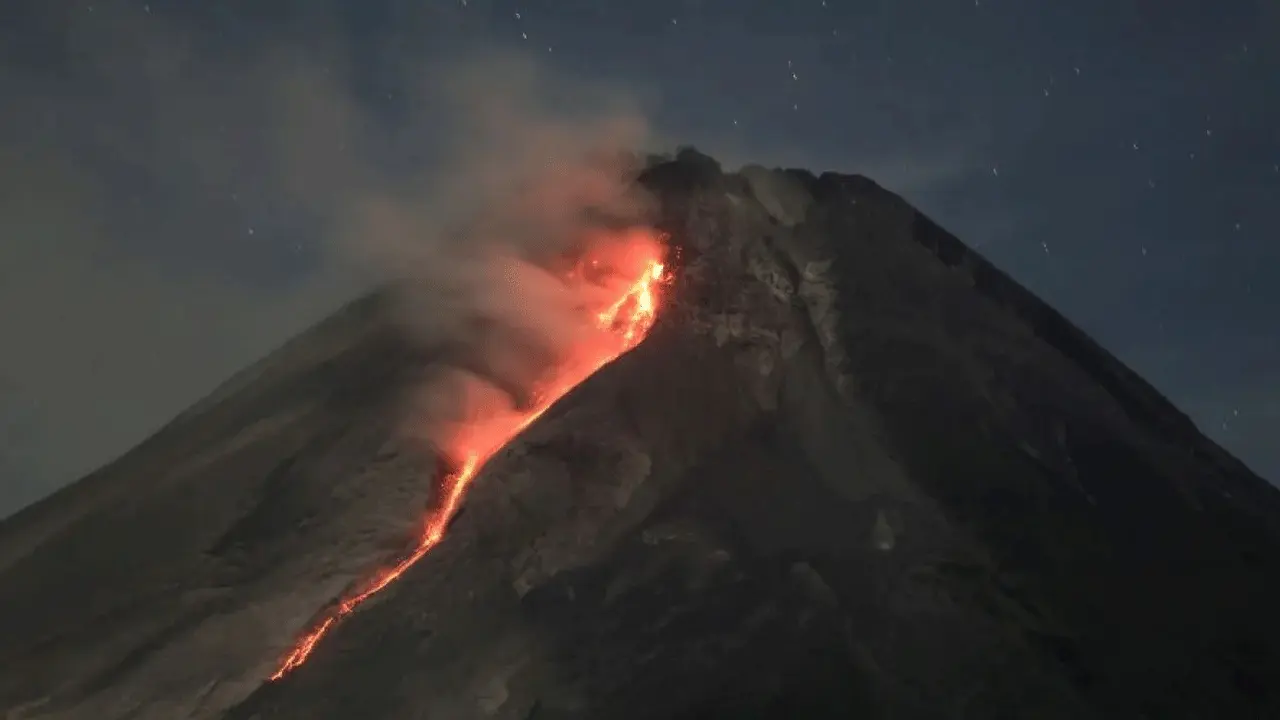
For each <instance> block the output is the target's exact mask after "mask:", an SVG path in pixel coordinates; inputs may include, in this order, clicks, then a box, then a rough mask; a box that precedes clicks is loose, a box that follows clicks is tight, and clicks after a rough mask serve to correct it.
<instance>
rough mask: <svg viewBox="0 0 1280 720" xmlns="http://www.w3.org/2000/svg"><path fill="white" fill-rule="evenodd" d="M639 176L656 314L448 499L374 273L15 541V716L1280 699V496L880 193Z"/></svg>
mask: <svg viewBox="0 0 1280 720" xmlns="http://www.w3.org/2000/svg"><path fill="white" fill-rule="evenodd" d="M637 183H638V185H639V186H640V187H642V188H644V190H645V192H646V193H648V194H649V195H651V196H652V197H653V199H654V202H653V203H652V204H651V208H650V209H651V216H650V217H648V218H646V222H647V223H648V225H649V226H651V227H652V228H655V229H656V230H655V232H654V233H653V237H661V238H662V240H661V242H662V243H663V245H664V246H665V247H664V251H663V253H662V255H663V257H662V258H661V260H659V259H658V257H657V256H656V255H655V256H652V257H648V256H646V257H648V260H649V261H652V262H653V263H657V267H659V269H658V270H651V271H650V272H651V273H654V274H651V275H649V276H648V277H650V278H652V279H655V280H656V279H657V278H658V277H659V276H660V277H661V278H662V282H663V285H662V288H661V293H659V296H656V300H655V305H654V306H653V308H654V313H653V314H651V317H650V318H649V319H647V320H645V321H644V323H643V332H639V333H638V334H635V335H632V336H627V337H632V338H634V342H632V341H630V340H627V341H625V342H624V341H619V342H618V344H617V346H616V347H614V348H613V350H611V351H610V352H609V353H605V355H601V356H599V358H600V359H601V360H602V361H601V362H599V363H592V364H590V367H589V368H587V369H586V370H585V371H584V372H582V373H580V376H574V377H573V380H574V382H572V383H568V384H567V385H565V386H564V387H563V388H562V389H564V390H567V394H565V395H564V396H563V397H562V398H560V399H559V401H558V402H554V404H550V403H547V404H545V406H543V405H539V404H538V399H537V398H536V397H535V398H534V400H533V404H532V406H531V407H533V408H535V409H536V410H537V415H538V416H537V417H536V421H534V420H532V419H531V420H530V423H529V424H528V427H527V428H524V429H523V431H522V432H519V434H516V431H518V430H520V428H522V427H524V426H523V425H520V426H519V427H517V426H512V427H511V428H508V429H509V430H511V432H510V433H506V434H499V435H497V436H493V437H500V439H501V440H502V441H506V440H507V439H508V437H510V438H511V439H510V441H509V442H498V443H497V445H496V446H493V447H489V446H485V451H484V452H482V453H481V455H483V456H485V457H487V458H488V461H487V463H483V467H479V466H477V467H479V472H478V473H477V474H475V476H474V481H473V482H470V483H469V485H468V486H467V488H465V489H467V492H466V494H465V497H462V496H459V499H458V502H457V503H454V505H450V503H451V502H452V501H450V500H449V499H448V497H447V496H445V495H443V494H442V487H443V489H444V490H446V491H447V490H448V489H449V488H450V487H453V486H451V485H450V483H449V482H448V480H447V478H448V477H449V475H448V473H449V472H454V473H456V472H459V467H465V463H464V464H463V465H462V466H458V465H456V461H457V460H458V458H457V457H446V456H447V455H449V453H448V452H444V451H445V450H448V448H440V449H441V450H442V452H441V453H439V454H438V455H437V454H433V453H430V452H424V449H423V445H422V443H421V442H419V441H418V439H416V438H413V437H411V436H407V435H406V434H405V433H404V432H402V431H401V430H400V429H399V428H400V425H399V420H398V416H399V415H400V414H401V413H402V411H403V405H404V402H403V399H404V398H405V396H406V395H407V394H409V393H411V391H412V390H411V389H412V388H413V387H415V386H417V385H419V384H420V383H421V382H422V378H423V373H424V368H427V367H429V366H430V365H431V364H432V362H433V357H432V355H431V353H430V352H429V350H427V349H424V348H423V347H421V345H420V344H419V343H415V342H414V341H412V340H411V339H410V338H407V337H405V334H404V333H403V332H402V328H400V326H399V325H398V324H397V323H396V322H394V321H393V320H392V319H391V318H392V316H393V315H394V313H393V312H391V309H390V308H391V307H392V306H394V304H395V302H396V296H395V293H394V292H393V291H386V292H382V293H378V294H375V295H372V296H369V297H367V298H365V299H363V300H360V301H358V302H356V303H354V304H353V305H351V306H349V307H347V308H345V309H344V310H342V311H341V312H339V313H338V314H337V315H335V316H334V317H332V318H330V319H329V320H327V321H325V322H324V323H321V324H320V325H319V326H317V327H315V328H313V329H312V330H310V331H308V332H307V333H305V334H303V335H302V336H300V337H298V338H296V339H295V340H293V341H291V342H290V343H289V344H287V345H286V346H284V347H283V348H281V349H280V350H279V351H277V352H276V353H274V354H273V355H271V356H269V357H268V358H266V359H265V360H263V361H262V362H260V363H258V364H257V365H255V366H253V367H251V368H249V369H248V370H246V371H245V372H243V373H241V374H240V375H238V376H237V377H235V378H233V379H232V380H231V381H229V382H228V383H227V384H226V385H225V386H224V387H223V388H221V389H220V390H219V391H218V392H216V393H215V394H214V395H213V396H211V397H210V398H208V399H206V400H205V401H203V402H201V403H200V404H199V405H197V406H196V407H194V408H192V409H191V410H190V411H188V412H187V413H184V414H183V415H182V416H180V417H179V418H177V419H176V420H174V421H173V422H172V423H171V424H170V425H169V426H167V427H166V428H165V429H163V430H162V431H161V432H159V433H158V434H156V435H155V436H154V437H152V438H151V439H149V440H148V441H147V442H145V443H143V444H142V445H141V446H139V447H138V448H136V449H135V450H134V451H132V452H131V453H129V454H127V455H126V456H124V457H123V458H121V459H120V460H119V461H117V462H115V463H113V464H111V465H109V466H107V467H105V468H103V469H102V470H100V471H98V472H97V473H94V474H93V475H91V476H89V477H87V478H85V479H84V480H82V481H80V482H79V483H76V484H75V485H73V486H70V487H68V488H66V489H64V490H63V491H61V492H59V493H57V494H55V495H53V496H51V497H49V498H47V499H45V500H44V501H43V502H40V503H38V504H36V505H34V506H32V507H30V508H28V509H26V510H24V511H23V512H21V513H19V514H18V515H16V516H14V517H12V518H10V519H8V520H7V521H5V522H4V524H3V525H0V608H3V609H4V612H3V613H0V667H3V668H4V673H3V674H2V675H0V709H3V710H6V711H7V715H6V716H5V717H6V718H9V719H12V720H16V719H18V718H24V719H30V718H72V719H79V718H84V719H86V720H114V719H123V718H145V719H148V720H150V719H154V720H170V719H172V718H235V719H238V720H268V719H271V718H284V719H295V718H296V719H297V720H323V719H324V718H341V719H343V720H349V719H350V718H361V720H366V719H367V720H378V719H381V718H387V719H397V718H432V719H437V718H441V719H444V720H469V719H471V718H477V719H480V718H496V719H500V720H578V719H583V720H633V719H634V720H662V719H664V718H671V719H673V720H674V719H677V718H685V719H689V720H692V719H693V718H707V719H710V718H724V719H726V720H727V719H729V718H779V719H782V718H787V719H791V718H804V719H806V720H822V719H824V718H833V719H834V718H850V717H858V718H895V719H901V718H922V719H923V718H961V717H967V718H1037V719H1045V720H1049V719H1053V718H1062V719H1064V720H1065V719H1067V718H1072V719H1075V718H1151V719H1155V718H1274V717H1280V690H1277V680H1280V614H1278V613H1277V608H1280V491H1277V490H1276V489H1275V488H1273V487H1272V486H1270V485H1268V484H1267V483H1266V482H1265V481H1263V480H1262V479H1261V478H1259V477H1258V476H1256V475H1255V474H1253V473H1252V472H1250V471H1249V470H1248V469H1247V468H1246V467H1244V466H1243V465H1242V464H1241V463H1239V462H1238V461H1236V460H1235V459H1233V458H1232V457H1230V456H1229V455H1228V454H1227V453H1226V452H1224V451H1223V450H1222V449H1221V448H1219V447H1217V446H1216V445H1215V444H1213V443H1212V442H1211V441H1209V440H1208V439H1207V438H1205V437H1204V436H1203V434H1201V433H1200V432H1199V431H1198V430H1197V429H1196V428H1195V426H1194V425H1193V424H1192V422H1191V421H1190V420H1189V419H1188V418H1187V417H1186V416H1185V415H1183V414H1182V413H1180V412H1179V411H1178V410H1177V409H1175V408H1174V407H1173V406H1172V405H1171V404H1170V403H1169V402H1167V401H1166V400H1165V399H1163V398H1162V397H1161V396H1160V395H1159V393H1157V392H1156V391H1155V390H1154V389H1153V388H1152V387H1151V386H1149V385H1148V384H1146V383H1145V382H1143V381H1142V380H1141V379H1140V378H1139V377H1137V376H1136V375H1135V374H1134V373H1133V372H1131V371H1130V370H1128V369H1127V368H1125V367H1124V366H1123V365H1122V364H1121V363H1120V362H1118V361H1117V360H1116V359H1115V358H1113V357H1112V356H1111V355H1109V354H1108V353H1107V352H1106V351H1104V350H1103V349H1102V348H1100V347H1099V346H1098V345H1097V344H1096V343H1094V342H1092V341H1091V340H1090V339H1089V338H1088V337H1087V336H1085V335H1084V334H1083V333H1082V332H1081V331H1079V330H1078V329H1076V328H1075V327H1074V326H1072V325H1071V324H1070V323H1069V322H1068V321H1066V320H1065V319H1064V318H1063V317H1062V316H1061V315H1059V314H1058V313H1056V312H1054V311H1053V310H1052V309H1051V308H1049V307H1047V306H1046V305H1045V304H1044V303H1042V302H1040V301H1039V300H1038V299H1036V298H1035V297H1033V296H1032V295H1031V294H1030V293H1028V292H1027V291H1026V290H1025V289H1023V288H1022V287H1020V286H1019V285H1017V284H1016V283H1015V282H1013V281H1012V280H1010V279H1009V278H1008V277H1007V276H1005V275H1004V274H1002V273H1001V272H999V271H998V270H996V269H995V268H993V267H992V266H991V265H990V264H989V263H988V262H986V261H985V260H984V259H983V258H981V257H980V256H979V255H977V254H976V253H974V252H972V251H971V250H969V249H968V248H966V247H965V246H964V245H963V244H962V243H961V242H960V241H958V240H957V239H956V238H954V237H952V236H951V235H949V234H948V233H946V232H945V231H944V230H942V229H941V228H939V227H938V226H937V225H936V224H934V223H933V222H931V221H930V220H929V219H928V218H926V217H925V216H923V215H922V214H920V213H919V212H917V211H915V210H914V209H913V208H911V207H910V206H909V205H908V204H907V203H906V202H904V201H903V200H902V199H900V198H898V197H897V196H895V195H893V194H891V193H889V192H888V191H886V190H884V189H882V188H880V187H879V186H877V185H876V184H875V183H873V182H872V181H871V180H868V179H866V178H863V177H859V176H850V175H839V174H834V173H826V174H823V175H821V176H815V175H813V174H812V173H809V172H805V171H795V170H768V169H765V168H762V167H756V166H749V167H746V168H743V169H742V170H740V171H739V172H736V173H729V172H725V171H723V170H722V169H721V168H720V166H719V165H718V164H717V163H716V162H715V161H714V160H713V159H711V158H709V157H706V156H705V155H701V154H699V153H697V152H695V151H692V150H685V151H682V152H681V153H679V154H678V155H677V156H676V157H674V158H671V159H661V160H656V161H654V162H652V163H650V164H649V165H648V166H647V167H646V169H644V170H643V172H641V173H640V174H639V177H638V180H637ZM639 277H644V275H643V273H642V275H640V276H637V278H639ZM637 278H633V279H632V280H633V281H634V280H636V279H637ZM619 287H622V286H619ZM624 294H625V295H626V297H628V298H630V299H629V300H627V302H629V303H631V304H630V305H629V307H631V308H632V309H633V310H634V309H635V308H636V307H642V306H643V302H642V301H640V300H639V299H638V298H641V297H642V294H641V293H639V291H637V292H632V291H630V290H628V291H627V292H626V293H624ZM620 297H621V296H620ZM615 320H616V318H615ZM606 326H607V330H606V332H615V331H616V332H621V333H623V335H617V334H615V335H613V336H612V337H615V338H621V337H624V336H625V332H626V330H625V326H626V324H625V323H623V324H622V325H619V324H618V323H617V322H615V321H614V320H611V321H610V322H609V323H605V325H604V326H602V327H606ZM641 338H643V340H641ZM606 356H607V357H606ZM584 367H586V366H584ZM597 367H598V368H599V369H598V370H597V369H596V368H597ZM583 378H585V380H584V381H582V382H581V383H580V384H578V383H577V380H582V379H583ZM570 387H571V388H572V389H569V388H570ZM557 396H558V395H557ZM544 399H547V398H544ZM550 399H554V398H550ZM544 411H545V412H544ZM486 437H490V436H486ZM463 459H464V460H465V453H464V457H463ZM451 463H453V464H451ZM440 466H445V470H444V471H441V470H440ZM433 478H434V480H433ZM455 506H456V507H455ZM441 508H446V509H447V512H445V513H444V514H441ZM424 517H425V518H429V519H430V518H435V520H431V521H430V522H431V523H435V524H429V525H428V526H427V527H426V528H425V529H424ZM433 527H434V528H437V529H438V530H440V531H441V534H442V537H443V539H442V540H440V541H439V542H438V544H433V545H432V547H430V548H429V552H423V553H420V554H419V556H418V557H414V558H413V559H414V562H412V563H409V564H403V561H404V560H405V559H406V558H410V557H413V556H414V553H415V548H420V547H421V543H422V541H423V538H424V537H425V534H424V533H426V532H427V531H428V530H429V529H430V528H433ZM397 563H400V564H402V565H403V567H402V569H401V565H397ZM380 568H382V569H385V568H397V569H401V571H400V572H399V573H397V575H396V578H395V580H394V582H390V583H386V584H384V585H381V586H380V587H378V591H377V592H376V593H372V594H369V595H368V596H367V597H364V596H362V597H361V601H360V602H359V603H357V604H358V607H352V608H351V610H350V611H347V612H335V608H341V607H345V605H343V603H345V602H346V601H347V600H349V599H350V598H352V597H355V596H361V594H362V593H363V592H364V591H365V590H367V589H369V588H370V587H371V583H372V584H373V585H377V584H378V583H379V580H378V579H377V578H380V577H382V575H380V574H379V573H380V572H385V570H384V571H380V570H379V569H380ZM330 618H335V620H334V621H333V622H332V623H331V625H329V626H325V630H324V631H322V634H323V637H320V638H319V642H315V643H313V644H311V645H309V646H307V647H306V652H305V654H304V656H303V657H302V661H299V662H293V663H291V662H290V658H291V657H296V656H297V655H296V653H297V650H298V648H299V647H300V645H299V644H300V643H304V644H305V643H306V642H307V640H308V638H310V637H312V636H313V634H314V632H315V630H316V629H317V628H318V627H320V626H322V625H324V623H325V622H327V620H328V619H330ZM282 670H284V672H281V671H282ZM273 678H275V679H273Z"/></svg>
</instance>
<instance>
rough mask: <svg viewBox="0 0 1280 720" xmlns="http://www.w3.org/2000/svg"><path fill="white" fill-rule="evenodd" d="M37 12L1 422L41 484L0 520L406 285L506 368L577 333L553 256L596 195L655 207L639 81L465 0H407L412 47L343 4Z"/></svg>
mask: <svg viewBox="0 0 1280 720" xmlns="http://www.w3.org/2000/svg"><path fill="white" fill-rule="evenodd" d="M28 5H29V7H26V9H25V10H24V12H26V13H27V14H28V15H30V16H31V17H29V18H27V20H28V22H25V24H23V25H22V27H23V28H24V30H23V32H22V34H21V35H20V36H19V35H13V36H12V37H11V36H10V35H5V37H6V38H7V40H6V42H5V43H3V44H4V48H3V51H0V56H2V57H0V90H2V91H3V94H4V97H5V98H6V99H7V100H9V101H10V102H7V103H6V112H5V113H3V117H0V159H5V160H6V161H5V162H0V190H3V192H0V210H3V212H2V213H0V236H3V237H4V238H5V242H4V243H3V244H0V245H2V247H0V276H2V279H3V282H0V304H3V305H4V306H6V307H9V308H12V309H14V311H13V312H9V313H4V314H0V337H3V338H4V340H5V342H4V344H5V347H6V353H4V357H3V358H0V385H3V386H4V387H5V392H4V393H3V397H0V414H3V415H4V416H5V417H7V418H10V419H13V420H14V421H15V423H16V422H18V421H20V422H21V427H22V428H24V429H26V428H29V429H30V430H29V431H28V432H24V434H22V435H21V436H19V434H18V432H17V430H14V432H12V433H10V435H9V436H5V437H4V438H0V466H4V467H6V468H8V469H9V470H10V471H11V473H10V476H11V477H12V478H15V479H16V481H17V483H16V484H17V486H18V487H20V488H24V489H21V491H20V492H18V491H17V488H16V487H15V483H14V482H12V481H8V482H7V484H6V487H5V488H4V489H3V492H4V495H3V496H0V516H2V515H6V514H8V512H10V511H12V510H13V509H15V508H16V506H18V505H21V504H24V503H25V502H28V501H30V500H32V499H34V498H35V497H38V496H39V495H42V494H44V493H45V492H48V491H49V490H52V489H53V488H54V487H56V486H57V485H60V484H62V483H65V482H67V481H70V480H73V479H74V478H75V477H76V476H78V475H80V474H83V473H84V472H87V471H89V470H91V469H93V468H94V467H95V466H97V465H100V464H101V463H103V462H105V461H108V460H110V459H111V458H112V456H114V455H116V454H117V453H119V452H121V451H123V450H125V449H127V448H128V447H130V446H132V445H134V444H136V443H138V442H139V441H141V440H142V439H144V438H145V436H146V435H147V434H149V433H150V432H153V431H154V430H156V429H157V428H158V427H159V426H160V425H161V424H163V423H164V422H165V421H166V420H167V419H169V418H171V417H173V416H175V415H176V414H178V413H179V412H181V411H182V410H183V409H184V408H186V407H187V406H189V405H190V404H191V403H192V402H194V401H196V400H198V399H199V397H200V396H201V395H204V394H205V393H207V392H208V391H209V390H210V389H212V388H213V387H215V386H216V385H217V384H218V383H219V382H220V381H222V380H224V379H225V378H227V377H228V376H230V375H231V374H232V373H233V372H235V371H236V370H238V369H240V368H243V367H244V366H245V365H247V364H249V363H251V362H253V361H254V360H255V359H257V358H260V357H263V356H264V355H266V354H267V353H269V352H270V351H271V350H273V349H274V348H275V347H278V346H279V344H280V343H281V342H282V341H283V340H284V339H285V338H288V337H289V336H292V335H294V334H296V333H298V332H301V331H302V330H304V329H305V328H306V327H308V326H309V325H311V324H313V323H314V322H316V321H318V320H320V319H321V318H323V317H325V316H327V315H328V314H329V313H330V312H332V311H333V310H334V309H335V308H336V307H338V306H339V305H341V304H343V303H344V302H346V301H348V300H350V299H352V298H354V297H356V296H358V295H359V294H361V293H363V292H367V291H368V290H369V289H371V288H373V287H375V286H377V285H379V284H382V283H384V282H386V281H389V280H390V281H396V282H398V283H399V285H400V287H401V288H403V289H404V292H403V293H402V299H403V303H402V310H403V312H402V319H403V321H404V323H405V325H406V326H407V327H408V328H410V329H411V330H412V331H413V332H414V333H416V334H417V336H418V337H420V338H421V339H422V340H423V342H424V343H426V344H429V345H432V346H437V345H438V346H441V347H446V346H447V347H450V348H452V349H453V351H454V352H455V354H456V356H457V359H458V367H459V368H467V369H468V370H475V371H478V372H482V373H484V372H491V373H496V374H498V375H501V376H503V377H508V378H516V377H518V376H520V374H521V373H522V372H528V371H529V363H530V361H531V359H533V358H536V357H538V354H539V353H542V354H545V355H548V356H553V355H554V354H555V352H556V350H557V347H558V346H559V345H560V343H561V342H562V341H563V339H564V338H566V337H569V336H571V335H572V334H573V333H576V332H579V331H580V329H581V327H580V324H579V323H578V322H577V321H576V319H575V318H574V317H572V316H573V313H572V312H570V308H572V307H573V306H574V305H575V303H576V302H577V300H576V299H575V298H574V297H573V295H572V294H571V293H570V294H566V291H565V288H564V287H562V284H559V283H557V282H556V281H554V278H553V277H552V276H549V275H548V274H547V273H546V272H544V271H543V270H541V269H540V266H541V265H545V264H546V263H547V262H549V261H548V260H547V259H548V258H553V257H556V256H557V255H558V254H559V253H561V252H562V251H563V250H564V249H566V248H568V247H571V246H574V245H575V244H576V243H579V242H581V241H582V238H583V234H584V232H585V231H586V229H587V228H588V227H589V226H590V225H591V222H589V221H587V220H585V219H584V210H585V209H587V208H591V209H592V211H591V213H589V214H591V215H593V216H595V217H602V218H606V219H607V220H608V221H609V223H611V224H616V225H619V226H625V225H626V223H627V221H628V220H629V219H631V218H634V217H635V213H636V211H637V210H638V209H639V206H638V203H637V201H636V200H635V199H634V198H630V197H628V196H627V195H626V192H625V184H624V183H621V182H619V173H618V172H617V170H618V169H619V168H618V165H619V163H618V161H617V158H616V157H615V156H614V152H615V151H616V150H618V149H622V148H627V149H631V148H636V147H638V146H639V145H640V144H642V143H643V142H644V140H645V138H646V135H647V127H646V125H647V123H646V122H645V120H644V117H645V115H646V113H644V112H642V111H641V109H640V108H641V105H642V103H641V102H640V101H641V100H643V99H645V98H641V97H640V95H639V93H635V92H632V91H631V89H630V88H627V87H619V86H616V85H609V84H608V83H605V84H600V83H595V82H580V81H578V80H576V79H574V78H571V77H568V76H567V75H566V74H565V73H563V72H561V71H559V70H557V69H556V68H554V67H552V66H551V65H549V64H548V63H547V62H546V60H547V59H548V58H546V57H539V56H538V55H536V54H533V55H529V54H522V53H518V52H513V51H510V50H508V49H503V48H494V47H492V46H484V45H482V42H483V41H477V38H476V37H475V36H474V34H473V35H468V29H467V23H468V22H469V18H472V17H473V16H474V13H470V12H468V13H461V12H457V10H456V8H455V7H452V6H448V4H426V5H423V6H421V7H418V6H414V7H415V8H417V9H414V10H412V11H411V12H410V11H409V10H408V9H406V10H405V13H406V15H405V17H402V18H400V19H399V22H398V26H399V27H400V28H401V32H400V35H401V36H402V37H403V39H404V41H403V43H402V44H401V46H400V47H396V48H394V49H392V48H385V47H373V48H371V47H364V46H362V45H361V44H360V43H361V42H362V41H361V40H360V39H359V38H356V37H352V36H351V35H350V34H349V33H348V31H347V30H346V29H345V28H344V26H343V22H344V21H343V20H342V17H343V16H342V14H341V12H340V11H339V9H338V8H337V7H336V5H332V4H330V3H325V2H315V3H307V4H305V5H302V4H297V3H293V4H289V5H288V7H287V8H284V9H280V10H279V11H278V12H277V11H276V10H273V11H272V12H271V13H268V15H270V16H271V17H267V18H265V21H264V22H262V23H260V24H259V25H254V24H253V23H250V22H249V21H248V20H244V21H241V20H240V19H238V16H237V15H236V13H235V12H230V11H226V9H225V8H224V7H223V6H222V5H217V6H214V5H204V4H199V5H198V6H192V7H190V8H188V9H187V10H186V11H184V12H183V13H176V12H160V11H159V10H157V9H156V8H152V10H156V11H155V12H141V11H139V8H138V7H137V6H135V5H134V4H132V3H123V2H114V0H102V1H101V2H97V3H95V4H94V11H93V12H92V13H89V12H77V13H68V12H65V11H64V9H60V8H61V6H56V5H49V4H47V3H45V4H35V3H32V4H28ZM24 7H25V6H24ZM255 7H256V6H255ZM274 7H275V6H273V8H274ZM282 7H283V6H282ZM471 9H472V10H475V8H471ZM259 20H260V21H261V20H264V18H259ZM259 28H265V29H259ZM51 58H54V59H56V63H57V64H56V65H54V66H51V65H50V62H53V60H51ZM55 74H56V78H57V82H56V83H55V82H52V80H51V78H52V77H53V76H54V75H55ZM535 365H536V363H535ZM486 368H488V369H487V370H486ZM504 384H506V385H510V386H512V387H510V388H508V390H511V391H515V390H516V389H518V388H517V387H516V386H518V385H519V384H520V383H519V382H518V381H504ZM15 427H16V425H15ZM6 445H7V446H6ZM19 451H21V452H19ZM6 463H7V464H6Z"/></svg>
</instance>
